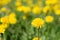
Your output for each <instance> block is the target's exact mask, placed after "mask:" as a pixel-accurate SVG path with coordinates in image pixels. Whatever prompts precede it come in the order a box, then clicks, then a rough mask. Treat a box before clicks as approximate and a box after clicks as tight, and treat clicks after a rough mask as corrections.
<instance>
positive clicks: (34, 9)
mask: <svg viewBox="0 0 60 40" xmlns="http://www.w3.org/2000/svg"><path fill="white" fill-rule="evenodd" d="M40 12H41V9H40V7H36V6H35V7H34V8H33V9H32V13H34V14H40Z"/></svg>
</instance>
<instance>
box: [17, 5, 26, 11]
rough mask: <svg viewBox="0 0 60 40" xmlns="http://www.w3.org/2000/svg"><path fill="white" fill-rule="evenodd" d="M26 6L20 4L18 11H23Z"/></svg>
mask: <svg viewBox="0 0 60 40" xmlns="http://www.w3.org/2000/svg"><path fill="white" fill-rule="evenodd" d="M24 8H25V7H24V6H19V7H17V11H19V12H21V11H23V9H24Z"/></svg>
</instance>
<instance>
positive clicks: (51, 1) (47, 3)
mask: <svg viewBox="0 0 60 40" xmlns="http://www.w3.org/2000/svg"><path fill="white" fill-rule="evenodd" d="M56 3H57V0H46V5H50V4H56Z"/></svg>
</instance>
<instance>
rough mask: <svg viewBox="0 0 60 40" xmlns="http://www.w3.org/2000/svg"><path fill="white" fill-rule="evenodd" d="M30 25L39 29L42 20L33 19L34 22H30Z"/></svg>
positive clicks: (42, 23) (42, 22)
mask: <svg viewBox="0 0 60 40" xmlns="http://www.w3.org/2000/svg"><path fill="white" fill-rule="evenodd" d="M31 24H32V25H33V26H34V27H36V28H39V27H40V28H41V26H43V25H44V20H43V19H41V18H35V19H34V20H32V23H31Z"/></svg>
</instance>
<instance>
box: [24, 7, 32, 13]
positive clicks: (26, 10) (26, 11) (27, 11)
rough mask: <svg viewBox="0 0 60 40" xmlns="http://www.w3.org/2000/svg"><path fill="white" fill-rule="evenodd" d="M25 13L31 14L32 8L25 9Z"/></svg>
mask: <svg viewBox="0 0 60 40" xmlns="http://www.w3.org/2000/svg"><path fill="white" fill-rule="evenodd" d="M23 12H24V13H29V12H31V8H30V7H24V9H23Z"/></svg>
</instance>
